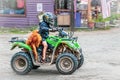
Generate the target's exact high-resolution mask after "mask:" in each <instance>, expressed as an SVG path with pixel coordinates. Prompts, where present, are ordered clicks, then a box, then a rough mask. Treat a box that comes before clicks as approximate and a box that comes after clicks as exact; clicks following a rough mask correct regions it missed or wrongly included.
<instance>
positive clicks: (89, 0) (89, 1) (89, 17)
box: [87, 0, 92, 22]
mask: <svg viewBox="0 0 120 80" xmlns="http://www.w3.org/2000/svg"><path fill="white" fill-rule="evenodd" d="M87 19H88V22H89V21H90V20H91V19H92V15H91V0H88V12H87Z"/></svg>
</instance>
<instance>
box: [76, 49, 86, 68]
mask: <svg viewBox="0 0 120 80" xmlns="http://www.w3.org/2000/svg"><path fill="white" fill-rule="evenodd" d="M79 52H80V54H81V55H80V60H78V67H77V69H79V68H80V67H81V66H82V65H83V63H84V56H83V54H82V49H80V50H79Z"/></svg>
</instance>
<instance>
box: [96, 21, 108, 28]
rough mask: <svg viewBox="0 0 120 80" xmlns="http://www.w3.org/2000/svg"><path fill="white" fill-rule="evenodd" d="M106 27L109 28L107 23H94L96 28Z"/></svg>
mask: <svg viewBox="0 0 120 80" xmlns="http://www.w3.org/2000/svg"><path fill="white" fill-rule="evenodd" d="M107 26H109V21H106V22H96V23H95V27H96V28H106V27H107Z"/></svg>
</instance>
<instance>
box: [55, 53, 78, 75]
mask: <svg viewBox="0 0 120 80" xmlns="http://www.w3.org/2000/svg"><path fill="white" fill-rule="evenodd" d="M77 66H78V60H77V58H76V57H75V56H74V55H73V54H71V53H62V54H60V55H59V56H58V58H57V60H56V67H57V69H58V71H59V72H60V73H61V74H72V73H73V72H74V71H75V70H76V69H77Z"/></svg>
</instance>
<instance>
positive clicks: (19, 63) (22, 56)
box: [11, 52, 33, 75]
mask: <svg viewBox="0 0 120 80" xmlns="http://www.w3.org/2000/svg"><path fill="white" fill-rule="evenodd" d="M11 67H12V69H13V70H14V71H15V72H16V73H17V74H21V75H24V74H27V73H28V72H30V71H31V69H32V68H33V64H32V60H31V58H30V56H29V55H28V54H27V53H25V52H18V53H16V54H15V55H14V56H13V57H12V59H11Z"/></svg>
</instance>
